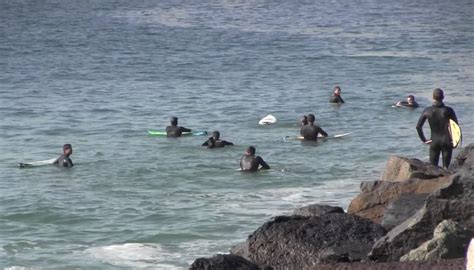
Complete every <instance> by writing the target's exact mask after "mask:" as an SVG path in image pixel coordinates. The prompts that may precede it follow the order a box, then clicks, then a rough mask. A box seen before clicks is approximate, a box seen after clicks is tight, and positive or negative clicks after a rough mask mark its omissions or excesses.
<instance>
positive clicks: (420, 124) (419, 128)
mask: <svg viewBox="0 0 474 270" xmlns="http://www.w3.org/2000/svg"><path fill="white" fill-rule="evenodd" d="M425 121H426V113H425V112H423V113H422V114H421V116H420V119H418V124H416V131H417V132H418V137H420V139H421V141H422V142H426V137H425V134H424V133H423V125H424V124H425Z"/></svg>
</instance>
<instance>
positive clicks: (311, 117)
mask: <svg viewBox="0 0 474 270" xmlns="http://www.w3.org/2000/svg"><path fill="white" fill-rule="evenodd" d="M314 120H316V118H315V117H314V114H312V113H310V114H308V122H310V123H314Z"/></svg>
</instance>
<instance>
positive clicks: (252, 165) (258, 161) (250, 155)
mask: <svg viewBox="0 0 474 270" xmlns="http://www.w3.org/2000/svg"><path fill="white" fill-rule="evenodd" d="M260 166H261V168H260V169H262V170H268V169H270V166H268V164H267V163H266V162H265V161H264V160H263V158H261V157H260V156H255V147H253V146H249V147H248V148H247V150H245V154H244V155H243V156H242V157H241V158H240V169H241V170H242V171H246V172H256V171H258V169H259V167H260Z"/></svg>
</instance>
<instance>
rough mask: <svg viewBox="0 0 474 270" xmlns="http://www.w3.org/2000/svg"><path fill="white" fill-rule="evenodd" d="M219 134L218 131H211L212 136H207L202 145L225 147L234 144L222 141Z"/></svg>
mask: <svg viewBox="0 0 474 270" xmlns="http://www.w3.org/2000/svg"><path fill="white" fill-rule="evenodd" d="M220 136H221V134H220V133H219V131H214V132H212V137H209V139H207V141H205V142H204V143H203V144H202V146H207V148H209V149H211V148H222V147H225V146H226V145H234V144H233V143H231V142H228V141H224V140H221V139H220Z"/></svg>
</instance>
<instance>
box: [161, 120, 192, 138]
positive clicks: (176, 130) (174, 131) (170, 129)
mask: <svg viewBox="0 0 474 270" xmlns="http://www.w3.org/2000/svg"><path fill="white" fill-rule="evenodd" d="M170 122H171V126H167V127H166V137H169V138H178V137H181V135H183V132H191V130H190V129H189V128H185V127H178V117H171V121H170Z"/></svg>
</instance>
